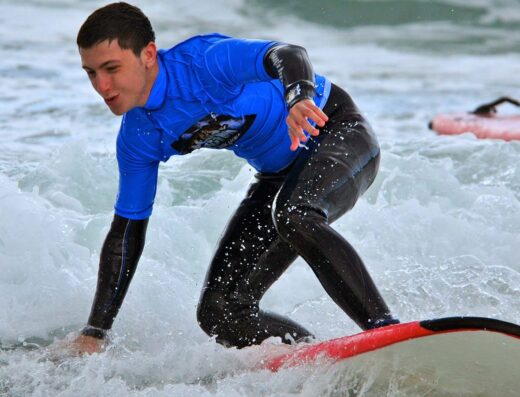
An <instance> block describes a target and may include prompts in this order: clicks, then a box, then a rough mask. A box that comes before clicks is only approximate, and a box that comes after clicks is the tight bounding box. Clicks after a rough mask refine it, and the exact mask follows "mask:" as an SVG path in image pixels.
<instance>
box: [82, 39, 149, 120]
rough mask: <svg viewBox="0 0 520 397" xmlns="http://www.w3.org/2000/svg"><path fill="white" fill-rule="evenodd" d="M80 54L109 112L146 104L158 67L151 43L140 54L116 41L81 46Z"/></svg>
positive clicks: (119, 111) (120, 111)
mask: <svg viewBox="0 0 520 397" xmlns="http://www.w3.org/2000/svg"><path fill="white" fill-rule="evenodd" d="M79 53H80V56H81V62H82V65H83V69H85V71H86V72H87V75H88V77H89V79H90V82H91V83H92V86H93V87H94V89H95V90H96V92H97V93H98V94H99V95H101V96H102V97H103V99H104V100H105V103H106V104H107V105H108V107H109V108H110V110H111V111H112V113H114V114H116V115H121V114H123V113H126V112H128V111H129V110H131V109H133V108H135V107H137V106H141V107H142V106H144V105H145V104H146V101H147V100H148V96H149V94H150V90H151V88H152V86H153V83H154V81H155V77H156V73H155V72H156V70H157V62H156V48H155V44H154V43H149V44H148V45H147V46H146V47H145V48H144V49H143V50H142V51H141V54H140V55H139V56H136V55H135V54H134V53H133V52H132V50H131V49H122V48H121V47H119V43H118V42H117V40H113V41H111V42H109V41H108V40H105V41H103V42H101V43H99V44H96V45H94V46H93V47H91V48H80V49H79Z"/></svg>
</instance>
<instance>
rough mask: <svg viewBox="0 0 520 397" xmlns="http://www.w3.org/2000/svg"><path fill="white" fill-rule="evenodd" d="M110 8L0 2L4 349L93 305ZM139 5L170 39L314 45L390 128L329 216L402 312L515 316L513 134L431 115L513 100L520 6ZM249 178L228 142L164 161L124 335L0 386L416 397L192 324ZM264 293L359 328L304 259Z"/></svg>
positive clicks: (111, 121)
mask: <svg viewBox="0 0 520 397" xmlns="http://www.w3.org/2000/svg"><path fill="white" fill-rule="evenodd" d="M102 4H104V2H101V1H95V2H87V3H83V2H80V1H79V0H38V1H36V0H33V1H26V2H24V3H19V2H15V1H5V2H1V3H0V37H2V41H1V43H0V84H1V86H2V92H1V93H0V128H1V134H0V147H1V148H2V150H0V171H1V174H0V307H1V309H0V342H1V343H2V345H3V346H12V345H17V344H23V343H24V342H25V343H39V344H43V345H46V344H49V343H51V342H52V341H53V340H54V338H61V337H63V336H64V335H65V334H67V333H68V332H70V331H74V330H78V329H79V328H80V327H81V326H82V324H83V323H84V322H85V320H86V318H87V316H88V312H89V309H90V304H91V300H92V297H93V294H94V289H95V282H96V274H97V263H98V258H99V251H100V249H101V244H102V242H103V238H104V236H105V234H106V232H107V230H108V227H109V223H110V220H111V214H112V205H113V199H114V196H115V193H116V188H117V180H116V178H117V172H116V168H115V167H116V162H115V156H114V142H115V134H116V131H117V128H118V123H119V119H118V118H116V117H113V116H112V115H111V114H110V112H109V111H108V110H107V109H106V107H105V106H104V105H103V104H102V103H101V101H100V100H99V99H98V98H97V97H96V95H95V93H94V92H93V90H92V89H91V87H90V86H89V83H88V81H87V79H86V77H85V76H84V72H83V71H82V70H81V67H80V61H79V59H78V55H77V50H76V48H75V44H74V40H75V34H76V30H77V28H78V26H79V25H80V24H81V22H82V20H83V19H84V18H85V17H86V15H88V13H89V12H90V11H91V10H92V9H94V8H95V7H97V6H99V5H102ZM137 4H139V5H140V6H141V7H142V8H143V10H144V11H145V12H146V13H148V14H149V15H150V17H151V18H152V22H154V24H155V25H156V29H157V36H158V42H159V45H160V46H162V47H165V46H168V45H170V44H173V43H174V42H176V41H178V40H181V39H183V38H185V37H188V36H190V35H192V34H197V33H200V32H208V31H221V32H223V33H227V34H232V35H239V36H246V37H265V38H270V39H278V40H283V41H287V42H295V43H298V44H302V45H304V46H305V47H307V49H308V52H309V54H310V56H311V58H312V60H313V62H314V64H315V67H316V70H317V71H318V72H322V73H324V74H327V75H328V76H329V77H330V78H331V79H332V80H333V81H334V82H336V83H338V84H340V85H341V86H343V87H345V88H346V89H347V90H348V91H349V92H350V93H351V94H352V96H353V97H354V98H355V100H356V101H357V103H358V104H359V105H360V107H361V109H362V110H363V111H364V112H365V114H366V115H367V117H368V118H369V120H370V121H371V123H372V125H373V126H374V129H375V130H376V132H377V133H378V136H379V139H380V142H381V146H382V163H381V169H380V173H379V175H378V178H377V180H376V181H375V183H374V185H373V186H372V188H371V189H370V190H369V191H368V192H367V194H366V195H365V196H364V197H363V198H362V199H361V200H360V202H359V203H358V204H357V206H356V207H355V208H354V210H352V212H351V213H350V214H348V215H346V216H345V217H344V218H342V219H340V220H339V221H338V222H337V223H336V227H337V229H338V230H339V231H340V232H341V233H342V234H343V235H344V236H345V237H346V238H347V239H348V240H349V241H350V242H351V243H352V244H353V245H354V246H355V247H356V248H357V249H358V250H359V252H360V254H361V256H362V257H363V258H364V260H365V262H366V264H367V266H368V267H369V269H370V271H371V273H372V275H373V277H374V279H375V280H376V282H377V284H378V286H379V288H380V289H381V291H382V293H383V294H384V296H385V298H386V299H387V300H388V303H389V305H390V306H391V307H392V309H393V310H394V312H395V313H396V314H397V315H398V316H399V317H400V318H401V319H403V320H414V319H418V318H420V319H423V318H434V317H439V316H446V315H483V316H490V317H497V318H501V319H504V320H509V321H513V322H517V323H518V322H520V303H519V302H520V299H519V298H520V289H519V287H518V285H520V273H519V272H520V263H519V262H518V254H517V247H518V246H519V245H520V244H519V243H520V233H519V232H520V202H519V200H520V174H519V172H518V171H517V163H518V158H519V157H520V144H518V143H505V142H499V141H479V140H477V139H475V138H474V137H472V136H471V135H465V136H460V137H439V136H436V135H435V134H434V133H433V132H431V131H429V130H428V128H427V123H428V121H429V119H430V118H431V117H432V116H433V115H434V114H436V113H437V112H441V111H450V110H471V109H473V108H474V107H476V106H477V105H479V104H481V103H482V102H486V101H489V100H492V99H495V97H497V96H500V95H504V94H508V95H512V96H515V95H518V92H519V91H520V90H519V88H520V85H519V83H518V81H517V80H515V79H514V76H516V73H517V72H516V71H517V68H518V64H519V60H520V56H519V55H518V52H517V51H516V43H515V41H514V37H516V36H517V35H518V26H517V24H516V22H517V20H518V11H517V10H516V6H517V5H516V2H515V1H512V0H511V1H503V0H500V1H499V0H479V1H478V2H474V3H473V2H472V7H480V8H483V9H484V10H486V12H485V13H484V14H483V15H482V16H479V17H478V18H477V19H476V20H474V21H472V22H467V23H460V24H457V23H453V22H450V21H435V22H430V23H409V24H403V25H392V26H390V25H379V26H370V27H367V26H362V25H361V24H360V25H357V26H355V27H351V28H342V27H341V26H324V25H320V24H319V23H317V22H316V21H309V20H304V19H302V18H303V17H302V16H301V15H298V16H294V15H293V16H291V15H287V14H289V13H290V12H291V9H290V7H289V8H285V9H284V11H283V13H280V12H278V11H277V12H273V11H272V10H268V9H265V7H263V6H262V2H256V1H251V0H222V1H211V2H210V1H202V2H193V1H184V0H183V1H176V2H175V4H173V3H172V2H168V1H165V0H160V1H154V2H153V4H148V3H146V2H142V1H141V2H138V3H137ZM443 4H453V5H465V4H466V2H459V1H451V2H450V3H447V2H443ZM318 11H319V10H317V12H318ZM515 35H516V36H515ZM252 175H253V171H252V170H251V169H250V167H248V166H247V165H244V163H243V162H242V161H240V160H239V159H237V158H235V157H233V156H232V155H231V154H230V153H224V152H211V151H201V152H198V153H195V154H193V155H192V156H187V157H179V158H175V159H172V160H170V161H169V162H168V163H167V164H165V165H162V166H161V174H160V179H159V186H158V195H157V200H156V205H155V209H154V215H153V217H152V219H151V221H150V226H149V230H148V234H147V236H148V239H147V244H146V247H145V251H144V253H143V257H142V259H141V261H140V264H139V267H138V270H137V273H136V275H135V277H134V280H133V282H132V285H131V288H130V291H129V293H128V296H127V298H126V300H125V303H124V305H123V308H122V310H121V313H120V315H119V317H118V319H117V320H116V323H115V326H114V329H113V341H114V342H113V344H112V346H111V347H110V348H109V350H108V351H107V352H105V353H102V354H100V355H94V356H92V357H88V358H82V359H71V360H67V361H65V362H62V363H61V364H55V363H53V362H51V361H47V360H46V357H47V356H46V353H45V352H43V351H32V352H29V351H26V350H20V349H18V350H5V351H4V350H2V351H0V394H5V395H8V396H28V395H33V396H47V395H56V396H75V397H76V396H99V395H113V396H163V395H164V396H190V397H191V396H195V395H197V396H215V395H218V396H244V395H248V396H292V395H300V396H317V395H320V396H336V395H360V396H361V395H362V396H374V395H382V394H381V393H383V391H384V393H385V394H384V395H388V396H403V395H407V396H408V395H409V396H413V395H416V394H413V390H412V389H407V388H406V387H404V386H402V385H401V384H399V382H397V383H395V382H394V383H391V382H390V383H383V386H381V383H380V382H379V383H378V379H379V380H380V379H381V372H380V371H384V370H383V369H378V367H377V366H375V365H374V363H372V364H371V365H372V367H371V368H372V370H371V371H368V372H367V373H363V371H361V372H360V371H359V370H356V369H355V368H354V369H352V368H351V369H350V370H349V369H348V368H347V370H345V368H343V367H341V368H337V367H327V366H324V367H322V368H299V369H292V370H285V371H281V372H280V373H277V374H271V373H268V372H266V371H256V372H254V371H253V372H251V371H248V370H247V369H248V368H250V367H251V365H252V363H253V362H254V361H255V360H256V359H257V356H256V354H260V353H259V351H260V350H258V349H256V350H255V349H252V350H250V351H249V352H248V351H247V350H246V351H237V350H234V349H224V348H223V347H221V346H219V345H217V344H216V343H215V342H214V341H213V340H210V339H209V338H208V337H207V336H206V335H205V334H204V333H203V332H202V331H201V330H200V329H199V327H198V325H197V323H196V317H195V310H196V305H197V301H198V296H199V293H200V288H201V285H202V282H203V280H204V275H205V271H206V268H207V264H208V261H209V260H210V258H211V254H212V251H213V249H214V247H215V245H216V243H217V240H218V237H219V235H220V233H221V230H222V229H223V227H224V225H225V223H226V221H227V219H228V217H229V216H230V214H231V213H232V212H233V210H234V208H235V207H236V206H237V205H238V203H239V202H240V200H241V198H242V197H243V195H244V193H245V189H246V186H247V184H248V183H249V181H250V180H251V178H252ZM263 304H264V306H265V307H266V308H268V309H270V310H273V311H277V312H279V313H282V314H286V315H290V316H291V318H294V319H295V320H297V321H299V322H301V323H303V324H304V325H305V326H307V327H308V328H310V329H311V330H312V331H313V332H314V333H316V335H317V336H318V338H320V339H325V338H330V337H337V336H341V335H344V334H348V333H354V332H357V331H358V328H357V327H356V326H355V325H354V324H353V323H352V321H350V320H349V319H348V318H347V317H346V316H345V315H344V314H343V313H341V311H340V310H339V309H338V308H337V307H336V306H335V305H334V304H333V303H332V302H331V300H330V299H329V298H328V297H327V296H326V295H325V293H324V291H323V289H322V288H321V286H320V285H319V283H318V282H317V280H316V278H315V277H314V275H313V273H312V272H311V271H310V269H309V268H308V267H307V266H306V265H305V263H304V262H303V261H301V260H298V261H297V262H296V263H295V264H294V265H293V266H292V267H291V268H290V269H289V270H288V271H287V272H286V274H284V275H283V276H282V277H281V279H280V280H279V281H278V282H277V283H276V284H275V285H274V286H273V288H272V289H271V290H270V291H269V292H268V293H267V295H266V297H265V299H264V301H263ZM274 342H276V341H274ZM27 347H28V346H27ZM378 371H379V372H378ZM386 375H387V377H388V376H390V375H391V374H390V375H389V374H388V373H387V374H386ZM396 376H397V375H396ZM391 377H392V376H390V378H391ZM353 385H354V386H353ZM384 385H386V386H384ZM381 387H383V389H381ZM385 387H386V388H385ZM410 390H412V391H410Z"/></svg>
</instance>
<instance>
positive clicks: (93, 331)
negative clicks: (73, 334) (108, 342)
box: [81, 325, 108, 339]
mask: <svg viewBox="0 0 520 397" xmlns="http://www.w3.org/2000/svg"><path fill="white" fill-rule="evenodd" d="M107 332H108V330H107V329H102V328H98V327H93V326H92V325H87V326H85V327H84V328H83V329H82V330H81V335H84V336H90V337H92V338H96V339H105V337H106V335H107Z"/></svg>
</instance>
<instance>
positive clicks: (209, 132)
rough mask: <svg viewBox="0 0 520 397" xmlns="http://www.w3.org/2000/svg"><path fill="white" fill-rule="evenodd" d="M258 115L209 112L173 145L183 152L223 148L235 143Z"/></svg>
mask: <svg viewBox="0 0 520 397" xmlns="http://www.w3.org/2000/svg"><path fill="white" fill-rule="evenodd" d="M255 117H256V115H254V114H252V115H247V116H242V117H232V116H226V115H219V116H217V115H215V114H214V113H211V114H209V115H208V116H206V117H204V118H203V119H201V120H199V121H197V123H195V124H194V125H193V126H191V127H190V128H188V129H187V130H186V131H185V132H184V133H183V134H182V135H181V136H180V138H179V139H178V140H177V141H175V142H173V143H172V145H171V146H172V147H173V148H174V149H175V150H177V151H178V152H179V153H181V154H186V153H191V152H193V151H194V150H196V149H200V148H209V149H222V148H226V147H229V146H231V145H233V144H234V143H235V142H236V141H238V139H240V137H241V136H242V135H244V134H245V133H246V131H247V130H248V129H249V127H251V125H252V124H253V122H254V121H255Z"/></svg>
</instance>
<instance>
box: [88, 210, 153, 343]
mask: <svg viewBox="0 0 520 397" xmlns="http://www.w3.org/2000/svg"><path fill="white" fill-rule="evenodd" d="M147 226H148V219H144V220H132V219H127V218H123V217H121V216H118V215H115V216H114V220H113V221H112V225H111V227H110V230H109V232H108V234H107V237H106V239H105V242H104V244H103V248H102V250H101V258H100V263H99V272H98V281H97V289H96V295H95V297H94V302H93V303H92V309H91V312H90V317H89V320H88V325H87V326H86V327H85V328H84V329H83V331H82V334H83V335H88V336H94V337H97V338H103V337H104V336H105V333H106V331H107V330H109V329H110V328H111V327H112V323H113V322H114V319H115V317H116V315H117V312H118V311H119V308H120V307H121V305H122V303H123V299H124V298H125V295H126V292H127V290H128V287H129V285H130V281H132V277H133V275H134V273H135V269H136V268H137V263H138V261H139V258H140V256H141V253H142V252H143V247H144V242H145V237H146V228H147Z"/></svg>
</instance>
